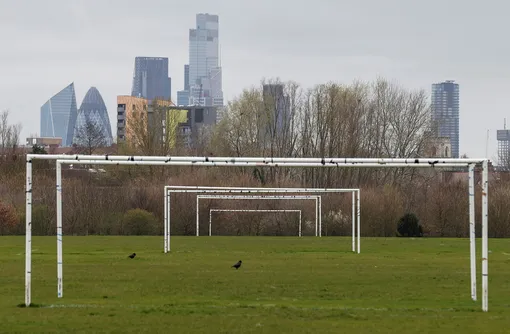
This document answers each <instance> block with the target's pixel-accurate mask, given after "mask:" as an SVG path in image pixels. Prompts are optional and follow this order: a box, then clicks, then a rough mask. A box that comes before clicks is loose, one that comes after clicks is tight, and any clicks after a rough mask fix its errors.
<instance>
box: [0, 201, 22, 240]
mask: <svg viewBox="0 0 510 334" xmlns="http://www.w3.org/2000/svg"><path fill="white" fill-rule="evenodd" d="M18 221H19V220H18V215H17V214H16V209H14V207H13V206H12V205H10V204H6V203H3V202H0V234H9V233H12V231H14V229H15V228H16V225H18Z"/></svg>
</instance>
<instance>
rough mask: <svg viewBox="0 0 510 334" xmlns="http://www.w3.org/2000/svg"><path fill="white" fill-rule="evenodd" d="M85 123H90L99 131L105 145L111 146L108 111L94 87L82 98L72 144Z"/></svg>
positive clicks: (111, 138)
mask: <svg viewBox="0 0 510 334" xmlns="http://www.w3.org/2000/svg"><path fill="white" fill-rule="evenodd" d="M87 121H89V122H92V123H93V124H95V125H96V127H97V128H98V129H100V130H101V132H102V134H103V138H104V141H105V145H106V146H111V145H112V143H113V137H112V127H111V125H110V118H109V117H108V111H107V109H106V105H105V104H104V101H103V97H102V96H101V94H100V93H99V91H98V90H97V88H96V87H91V88H90V89H89V90H88V92H87V94H86V95H85V97H84V98H83V101H82V103H81V106H80V109H79V110H78V116H77V118H76V125H75V128H74V139H73V141H74V142H76V141H77V140H76V136H77V135H78V133H79V131H80V130H81V129H82V128H83V127H84V126H85V125H86V124H87Z"/></svg>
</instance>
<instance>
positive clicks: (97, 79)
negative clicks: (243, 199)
mask: <svg viewBox="0 0 510 334" xmlns="http://www.w3.org/2000/svg"><path fill="white" fill-rule="evenodd" d="M205 12H208V13H211V14H218V15H219V16H220V44H221V55H222V67H223V89H224V93H225V97H226V98H227V99H231V98H232V97H234V96H236V95H237V94H239V93H240V92H241V91H242V89H243V88H247V87H249V86H252V85H258V84H259V82H260V80H261V78H263V77H266V78H271V77H279V78H281V79H282V80H294V81H297V82H299V83H301V84H302V85H303V86H304V87H311V86H313V85H315V84H319V83H325V82H328V81H337V82H340V83H350V82H352V81H353V80H355V79H361V80H373V79H375V78H377V76H383V77H385V78H387V79H390V80H395V81H398V82H399V83H400V84H402V85H404V86H406V87H408V88H424V89H426V90H427V92H430V85H431V84H432V83H434V82H439V81H443V80H449V79H452V80H456V81H457V82H458V83H459V84H460V107H461V109H460V113H461V120H460V136H461V137H460V152H461V154H462V153H467V154H468V155H469V156H472V157H474V156H476V157H483V156H485V145H486V136H487V130H488V129H489V130H490V140H489V154H488V156H489V157H490V158H496V148H497V142H496V136H495V135H496V129H500V128H503V118H505V117H507V114H508V113H507V110H508V109H507V108H508V107H507V105H508V98H506V96H507V95H508V92H510V45H509V44H508V43H507V39H508V37H507V32H508V31H510V20H508V19H507V13H508V12H510V2H508V1H505V0H488V1H484V2H479V1H466V0H447V1H445V0H428V1H421V0H420V1H418V0H384V1H381V0H336V1H335V0H316V1H306V2H305V1H303V2H302V3H300V2H299V1H298V2H296V1H291V0H258V1H245V0H194V1H175V0H173V1H169V0H143V1H141V0H139V1H132V0H108V1H106V0H86V1H83V0H45V1H29V0H0V42H1V43H0V45H1V48H0V109H9V110H10V111H11V120H12V121H13V122H22V123H23V132H22V138H25V137H26V136H28V135H30V134H33V133H38V132H39V118H40V115H39V113H40V107H41V105H42V104H44V103H45V102H46V100H47V99H48V98H49V97H51V96H52V95H53V94H55V93H56V92H58V91H59V90H61V89H62V88H64V87H65V86H66V85H68V84H69V83H70V82H72V81H74V82H75V87H76V94H77V103H78V106H79V105H80V103H81V100H82V99H83V97H84V95H85V93H86V92H87V90H88V89H89V87H90V86H96V87H97V88H98V89H99V91H100V92H101V94H102V96H103V98H104V100H105V102H106V104H107V107H108V111H109V114H110V119H111V121H112V125H115V124H116V118H115V117H116V116H115V115H116V96H117V95H129V94H130V92H131V81H132V73H133V67H134V58H135V57H136V56H161V57H168V58H169V62H170V76H171V77H172V95H173V97H174V98H175V96H176V91H177V90H180V89H182V87H183V85H184V82H183V81H184V79H183V75H184V74H183V72H184V68H183V65H184V64H185V63H187V59H188V29H189V28H192V27H193V26H194V25H195V14H196V13H205ZM509 122H510V119H509ZM113 130H114V131H115V129H113Z"/></svg>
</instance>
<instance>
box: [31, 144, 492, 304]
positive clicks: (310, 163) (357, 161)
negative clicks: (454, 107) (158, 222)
mask: <svg viewBox="0 0 510 334" xmlns="http://www.w3.org/2000/svg"><path fill="white" fill-rule="evenodd" d="M33 160H56V161H57V163H56V172H57V182H56V191H57V236H60V242H57V251H58V249H59V248H60V250H61V247H62V241H61V240H62V216H61V212H58V209H59V206H60V210H61V208H62V207H61V202H59V201H61V199H62V198H61V191H62V188H61V186H62V183H61V178H62V176H61V165H62V164H95V165H154V166H158V165H174V166H206V167H212V166H234V167H242V166H245V167H247V166H253V167H310V168H312V167H319V168H326V167H330V168H363V167H367V168H368V167H372V168H373V167H376V168H399V167H405V168H427V167H428V168H442V167H468V181H469V192H468V196H469V236H470V263H471V281H470V286H471V298H472V299H473V300H476V299H477V294H476V265H475V264H476V251H475V236H476V234H475V210H474V204H475V198H474V192H475V187H474V170H475V165H479V166H480V167H481V168H480V170H481V175H482V177H481V179H482V182H481V188H482V196H481V208H482V214H481V216H482V221H481V225H482V233H481V236H482V251H481V264H482V265H481V266H482V270H481V271H482V310H483V311H484V312H487V311H488V303H489V298H488V286H489V272H488V263H489V260H488V255H489V252H488V250H489V249H488V220H489V219H488V191H489V181H488V169H489V159H487V158H474V159H473V158H460V159H459V158H325V157H324V158H280V157H277V158H274V157H272V158H264V157H205V156H203V157H197V156H180V157H172V156H115V155H113V156H111V155H78V154H76V155H66V154H27V155H26V187H25V194H26V215H25V228H26V233H25V305H26V306H30V305H31V287H32V285H31V284H32V186H33V184H32V181H33V180H32V162H33ZM59 203H60V204H59ZM59 244H60V246H58V245H59ZM57 261H58V259H57ZM59 274H61V272H59ZM60 277H61V275H60ZM57 285H58V286H60V287H61V281H59V279H57ZM58 296H59V297H62V294H61V290H60V289H59V294H58Z"/></svg>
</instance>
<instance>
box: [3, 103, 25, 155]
mask: <svg viewBox="0 0 510 334" xmlns="http://www.w3.org/2000/svg"><path fill="white" fill-rule="evenodd" d="M21 128H22V126H21V124H20V123H18V124H9V110H4V111H2V112H0V150H1V155H0V156H1V157H2V158H3V159H6V158H7V156H8V154H10V155H12V156H15V154H16V150H17V148H18V146H19V138H20V133H21Z"/></svg>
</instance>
